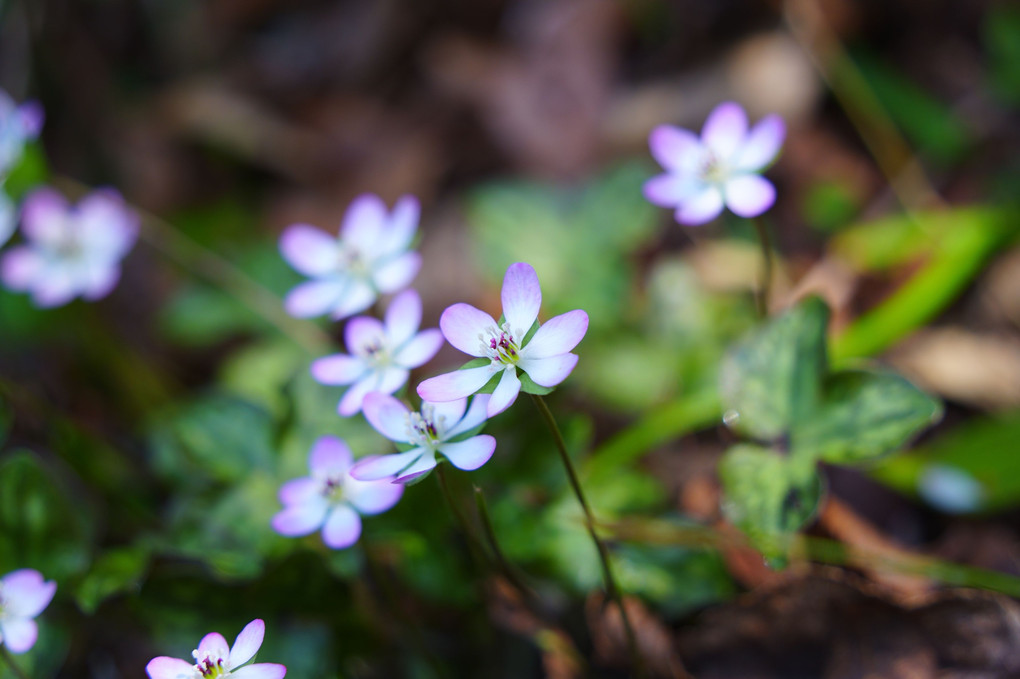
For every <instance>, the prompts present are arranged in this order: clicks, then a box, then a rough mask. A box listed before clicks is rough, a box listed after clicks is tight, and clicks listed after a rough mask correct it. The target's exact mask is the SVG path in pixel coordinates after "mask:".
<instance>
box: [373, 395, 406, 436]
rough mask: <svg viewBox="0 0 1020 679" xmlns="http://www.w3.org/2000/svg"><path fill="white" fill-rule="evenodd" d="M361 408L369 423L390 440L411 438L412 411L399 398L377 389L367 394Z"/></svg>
mask: <svg viewBox="0 0 1020 679" xmlns="http://www.w3.org/2000/svg"><path fill="white" fill-rule="evenodd" d="M361 409H362V413H363V414H364V415H365V419H366V420H368V423H369V424H371V425H372V427H373V428H375V430H376V431H377V432H379V433H380V434H382V435H383V436H385V437H386V438H388V439H389V440H391V441H396V442H398V443H407V442H408V441H409V440H410V431H409V429H408V427H409V424H408V423H409V417H410V414H411V411H410V410H408V408H407V406H405V405H404V404H403V403H401V402H400V401H398V400H397V399H395V398H393V397H392V396H390V395H389V394H382V393H379V392H377V391H375V392H372V393H370V394H368V395H367V396H365V400H364V402H363V403H362V408H361Z"/></svg>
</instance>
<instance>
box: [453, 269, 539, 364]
mask: <svg viewBox="0 0 1020 679" xmlns="http://www.w3.org/2000/svg"><path fill="white" fill-rule="evenodd" d="M501 297H502V300H503V316H504V317H505V318H506V322H507V323H509V324H510V330H511V332H514V333H521V334H522V335H523V334H525V333H527V332H528V330H530V329H531V326H532V324H534V322H535V321H536V320H538V310H539V309H540V308H541V306H542V288H541V286H539V284H538V274H537V273H535V269H534V268H533V267H532V266H531V265H530V264H528V263H526V262H517V263H516V264H511V265H510V267H509V268H508V269H507V270H506V275H505V276H503V290H502V292H501ZM521 339H522V338H520V337H518V338H517V340H518V341H520V340H521ZM451 344H453V343H452V342H451ZM459 348H460V347H458V349H459Z"/></svg>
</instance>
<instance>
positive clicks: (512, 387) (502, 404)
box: [485, 361, 523, 417]
mask: <svg viewBox="0 0 1020 679" xmlns="http://www.w3.org/2000/svg"><path fill="white" fill-rule="evenodd" d="M521 362H522V363H523V361H521ZM520 392H521V381H520V379H518V378H517V369H516V368H514V367H512V366H511V367H510V369H509V370H504V371H503V377H501V378H500V380H499V384H497V385H496V389H495V391H493V392H492V397H491V398H490V399H489V403H488V404H487V406H486V409H485V412H486V413H487V414H488V416H489V417H495V416H496V415H499V414H500V413H501V412H503V411H504V410H506V409H507V408H509V407H510V406H512V405H513V404H514V401H516V400H517V394H519V393H520Z"/></svg>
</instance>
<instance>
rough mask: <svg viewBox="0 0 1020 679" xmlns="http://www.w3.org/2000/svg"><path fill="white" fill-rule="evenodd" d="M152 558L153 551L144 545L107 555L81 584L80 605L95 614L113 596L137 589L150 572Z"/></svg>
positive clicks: (114, 550) (98, 561)
mask: <svg viewBox="0 0 1020 679" xmlns="http://www.w3.org/2000/svg"><path fill="white" fill-rule="evenodd" d="M150 556H151V554H150V552H149V549H148V548H147V547H141V546H132V547H121V548H118V549H112V550H110V551H108V552H106V553H105V554H103V555H102V556H101V557H100V558H99V559H97V560H96V562H95V563H94V564H93V565H92V569H91V570H90V571H89V573H88V575H86V576H85V579H84V580H82V582H81V584H79V585H78V588H77V590H76V592H75V596H76V598H77V599H78V605H79V606H81V609H82V610H83V611H85V613H87V614H88V615H92V614H93V613H95V612H96V609H98V608H99V605H100V604H102V603H103V602H104V601H105V600H107V599H109V598H110V597H111V596H114V595H116V594H122V593H125V592H131V591H134V590H136V589H137V588H138V587H139V585H140V583H141V581H142V578H144V577H145V571H146V570H148V567H149V558H150Z"/></svg>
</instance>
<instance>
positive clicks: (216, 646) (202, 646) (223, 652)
mask: <svg viewBox="0 0 1020 679" xmlns="http://www.w3.org/2000/svg"><path fill="white" fill-rule="evenodd" d="M198 652H199V654H203V653H208V654H209V655H210V656H212V657H214V658H222V659H224V660H226V659H227V657H228V656H229V655H230V647H229V646H227V640H226V639H224V638H223V635H222V634H220V633H219V632H209V634H206V635H205V636H204V637H202V641H200V642H198Z"/></svg>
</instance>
